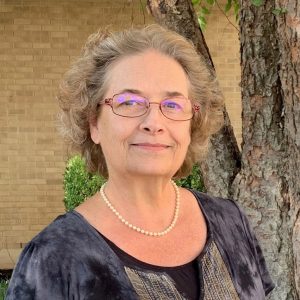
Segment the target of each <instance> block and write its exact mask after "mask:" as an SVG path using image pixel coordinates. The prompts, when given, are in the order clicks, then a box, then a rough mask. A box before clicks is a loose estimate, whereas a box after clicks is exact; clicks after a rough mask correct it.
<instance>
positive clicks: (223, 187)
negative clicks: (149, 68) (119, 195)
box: [148, 0, 240, 198]
mask: <svg viewBox="0 0 300 300" xmlns="http://www.w3.org/2000/svg"><path fill="white" fill-rule="evenodd" d="M148 8H149V10H150V12H151V14H152V15H153V16H154V18H155V20H156V21H157V23H159V24H161V25H163V26H165V27H167V28H169V29H171V30H174V31H176V32H178V33H179V34H181V35H183V36H184V37H186V38H187V39H189V40H191V41H192V42H193V43H194V45H195V47H196V49H197V51H198V53H199V54H200V55H201V56H202V57H203V59H204V61H205V62H206V64H207V66H208V68H209V69H210V70H211V72H212V74H213V75H214V76H215V70H214V66H213V62H212V59H211V57H210V54H209V51H208V48H207V45H206V43H205V40H204V37H203V34H202V32H201V30H200V27H199V24H198V21H197V17H196V14H195V11H194V8H193V6H192V3H191V1H190V0H177V1H175V0H148ZM224 123H225V126H224V127H223V128H222V130H221V131H220V132H219V133H218V134H216V135H215V137H214V138H213V139H212V140H211V145H210V150H209V154H208V157H207V158H206V160H205V161H204V162H202V163H201V170H202V175H203V180H204V184H205V187H206V189H207V192H208V193H210V194H215V195H219V196H222V197H225V198H226V197H229V196H231V192H232V190H231V188H230V186H231V183H232V182H233V180H234V178H235V176H236V174H237V173H238V171H239V170H240V152H239V149H238V145H237V142H236V138H235V136H234V133H233V129H232V126H231V124H230V120H229V117H228V114H227V112H226V109H225V107H224ZM216 165H218V167H217V168H216Z"/></svg>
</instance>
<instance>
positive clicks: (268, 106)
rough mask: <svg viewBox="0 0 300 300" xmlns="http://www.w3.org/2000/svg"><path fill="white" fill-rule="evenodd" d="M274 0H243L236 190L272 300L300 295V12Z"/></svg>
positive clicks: (234, 185) (295, 297) (293, 297)
mask: <svg viewBox="0 0 300 300" xmlns="http://www.w3.org/2000/svg"><path fill="white" fill-rule="evenodd" d="M275 2H276V1H274V0H268V1H265V2H264V4H263V5H262V6H260V7H255V6H253V5H252V4H251V1H250V0H242V1H241V12H240V41H241V66H242V82H241V87H242V105H243V147H242V169H241V171H240V173H239V174H238V175H237V177H236V178H235V181H234V184H233V189H234V190H235V194H234V198H236V199H239V201H240V203H242V205H243V207H244V208H245V209H246V212H247V215H248V216H250V220H251V223H252V225H253V227H254V229H255V232H256V234H257V235H258V238H259V240H260V242H261V244H262V248H263V251H264V255H265V258H266V260H267V262H268V266H269V269H270V271H271V274H272V277H273V279H274V281H275V283H276V285H277V288H276V290H275V291H274V292H273V293H272V296H271V297H270V299H276V300H280V299H299V269H300V264H299V263H300V247H299V243H300V235H299V233H300V228H299V169H300V157H299V129H300V128H299V127H300V126H299V112H300V109H299V92H300V89H299V84H298V83H299V76H300V72H299V71H300V69H299V57H300V48H299V42H298V37H297V32H296V30H295V28H294V30H293V29H292V28H291V27H290V26H288V22H286V21H285V20H288V19H289V18H290V16H295V15H297V14H298V15H299V12H300V11H299V7H297V8H296V5H297V6H298V3H297V1H289V2H290V3H291V2H293V3H294V6H293V5H292V4H291V5H290V6H289V11H288V13H287V14H286V15H285V14H280V15H279V16H278V17H276V15H275V14H274V9H275V8H278V7H283V6H282V5H280V6H278V4H279V3H275ZM287 3H288V1H285V4H287ZM296 3H297V4H296ZM296 10H298V11H296ZM299 23H300V21H299V19H298V24H299ZM298 26H299V25H298ZM291 44H294V48H292V49H291ZM293 55H294V57H293ZM297 273H298V274H297ZM297 289H298V291H297Z"/></svg>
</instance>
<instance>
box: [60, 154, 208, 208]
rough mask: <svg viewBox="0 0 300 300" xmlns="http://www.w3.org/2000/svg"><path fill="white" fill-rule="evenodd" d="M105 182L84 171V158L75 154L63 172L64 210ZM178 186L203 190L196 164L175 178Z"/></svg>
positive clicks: (82, 199)
mask: <svg viewBox="0 0 300 300" xmlns="http://www.w3.org/2000/svg"><path fill="white" fill-rule="evenodd" d="M104 182H105V179H104V178H103V177H100V176H98V175H93V174H90V173H88V172H87V171H86V165H85V162H84V160H83V159H82V158H81V157H80V156H78V155H76V156H74V157H72V158H70V159H69V160H68V162H67V167H66V170H65V174H64V190H65V196H64V204H65V207H66V210H67V211H69V210H72V209H74V208H75V207H76V206H78V205H79V204H80V203H82V202H83V201H84V200H85V199H86V198H87V197H90V196H92V195H94V194H95V193H96V192H97V191H98V190H99V189H100V187H101V186H102V184H103V183H104ZM176 183H177V184H178V185H179V186H182V187H186V188H192V189H196V190H199V191H203V190H204V185H203V181H202V177H201V173H200V169H199V166H198V165H195V166H194V167H193V171H192V174H191V175H189V176H187V177H186V178H183V179H180V180H177V181H176Z"/></svg>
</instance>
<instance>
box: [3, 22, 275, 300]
mask: <svg viewBox="0 0 300 300" xmlns="http://www.w3.org/2000/svg"><path fill="white" fill-rule="evenodd" d="M59 100H60V105H61V108H62V121H63V124H64V134H65V136H66V137H67V138H68V139H69V141H71V143H72V145H73V146H75V147H76V148H77V149H78V150H80V151H81V153H82V155H83V157H84V158H85V160H86V162H87V165H88V168H89V170H90V171H92V172H98V173H100V174H102V175H104V176H107V178H108V180H107V183H106V184H105V185H104V186H103V187H102V188H101V190H100V192H99V193H96V194H95V195H94V196H93V197H91V198H89V199H87V200H86V201H85V202H84V203H83V204H82V205H80V206H79V207H77V208H76V210H75V211H72V212H69V213H67V214H65V215H63V216H60V217H58V218H57V219H56V220H55V221H54V222H53V223H52V224H50V225H49V226H48V227H47V228H46V229H44V230H43V231H42V232H41V233H40V234H39V235H38V236H36V237H35V238H34V239H33V240H32V241H31V242H30V243H29V244H28V245H27V247H26V248H25V249H24V251H23V253H22V255H21V257H20V259H19V262H18V264H17V266H16V269H15V271H14V274H13V278H12V280H11V283H10V286H9V290H8V294H7V297H6V299H8V300H10V299H56V300H59V299H206V300H208V299H214V300H216V299H222V300H223V299H224V300H225V299H245V300H246V299H247V300H249V299H253V300H254V299H255V300H259V299H264V298H265V295H267V294H268V293H269V292H270V291H271V290H272V289H273V287H274V286H273V283H272V281H271V279H270V277H269V274H268V271H267V269H266V265H265V261H264V258H263V256H262V253H261V249H260V247H259V245H258V243H257V240H256V238H255V236H254V234H253V232H252V231H251V229H250V228H249V224H248V221H247V219H246V217H245V215H244V214H243V213H242V212H241V211H240V209H239V208H238V206H237V205H236V204H235V203H234V202H233V201H230V200H225V199H220V198H215V197H210V196H207V195H205V194H202V193H199V192H196V191H192V190H187V189H183V188H179V187H177V186H176V184H175V183H174V182H173V181H172V178H179V177H181V176H184V175H186V174H188V172H189V171H190V170H191V167H192V165H193V164H194V163H195V162H196V161H199V160H200V159H201V158H202V159H203V153H204V150H205V149H206V146H207V141H208V138H209V136H210V135H211V134H212V133H214V132H216V131H217V130H218V128H219V127H220V126H221V120H222V112H221V107H222V101H223V99H222V96H221V95H220V92H219V90H218V87H217V84H216V82H215V81H214V80H213V79H212V78H211V77H210V75H209V72H208V70H207V69H206V67H205V65H204V63H203V62H202V61H201V60H200V58H199V57H198V55H197V53H196V52H195V50H194V48H193V46H192V45H191V44H190V43H188V42H187V41H186V40H184V39H183V38H182V37H181V36H179V35H177V34H175V33H173V32H170V31H168V30H166V29H163V28H161V27H159V26H158V25H151V26H148V27H145V28H143V29H131V30H128V31H124V32H121V33H114V34H111V33H105V34H104V33H98V34H95V35H93V36H91V37H90V39H89V40H88V42H87V44H86V46H85V48H84V51H83V53H82V55H81V57H80V58H79V59H78V60H77V62H75V64H74V65H73V66H72V68H71V70H70V71H69V72H68V73H67V74H66V76H65V79H64V81H63V84H62V85H61V89H60V95H59Z"/></svg>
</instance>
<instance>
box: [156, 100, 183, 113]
mask: <svg viewBox="0 0 300 300" xmlns="http://www.w3.org/2000/svg"><path fill="white" fill-rule="evenodd" d="M161 106H162V108H163V109H165V110H168V111H174V112H175V111H177V112H178V111H182V110H183V106H184V103H183V102H182V101H180V100H177V101H176V100H164V101H163V102H162V104H161Z"/></svg>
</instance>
